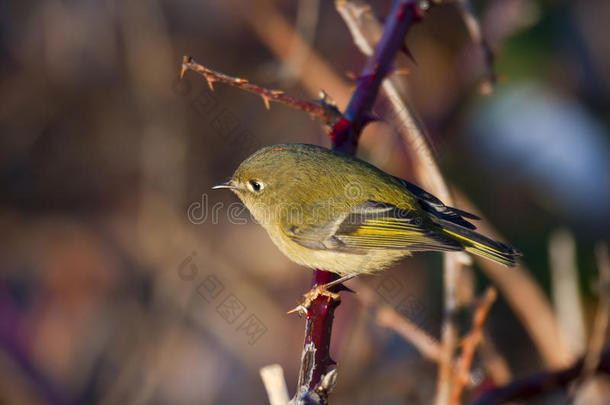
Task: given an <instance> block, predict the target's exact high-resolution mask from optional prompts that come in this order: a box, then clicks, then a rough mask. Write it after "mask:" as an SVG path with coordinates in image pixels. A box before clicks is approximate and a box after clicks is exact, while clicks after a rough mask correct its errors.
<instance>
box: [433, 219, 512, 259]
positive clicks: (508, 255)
mask: <svg viewBox="0 0 610 405" xmlns="http://www.w3.org/2000/svg"><path fill="white" fill-rule="evenodd" d="M439 222H440V223H439V225H440V226H441V227H442V229H443V233H444V234H446V235H447V236H449V237H450V238H451V239H453V240H455V241H457V242H458V243H460V244H461V245H462V246H463V247H464V250H466V251H467V252H469V253H472V254H475V255H479V256H482V257H484V258H486V259H489V260H493V261H494V262H496V263H500V264H503V265H505V266H509V267H514V266H516V265H517V257H518V256H521V252H519V251H518V250H517V249H514V248H512V247H510V246H508V245H505V244H504V243H502V242H498V241H495V240H493V239H490V238H488V237H487V236H483V235H481V234H480V233H476V232H475V231H473V230H471V229H467V228H464V227H463V226H460V225H456V224H453V223H451V222H449V221H443V220H441V221H439Z"/></svg>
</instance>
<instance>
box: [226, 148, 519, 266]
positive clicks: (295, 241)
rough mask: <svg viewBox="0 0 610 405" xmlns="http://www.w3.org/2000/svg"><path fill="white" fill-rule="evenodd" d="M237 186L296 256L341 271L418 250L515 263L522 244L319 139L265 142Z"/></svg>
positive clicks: (240, 172)
mask: <svg viewBox="0 0 610 405" xmlns="http://www.w3.org/2000/svg"><path fill="white" fill-rule="evenodd" d="M216 188H230V189H231V190H233V191H234V192H235V193H236V194H237V196H238V197H239V198H240V199H241V200H242V201H243V203H244V204H245V205H246V206H247V207H248V209H249V210H250V212H251V213H252V215H253V216H254V218H255V219H256V220H257V221H258V222H259V223H260V224H261V225H262V226H263V227H264V228H265V229H266V230H267V232H268V233H269V235H270V236H271V239H272V240H273V242H274V243H275V244H276V245H277V246H278V247H279V248H280V249H281V250H282V252H283V253H284V254H285V255H286V256H288V257H289V258H290V259H291V260H293V261H295V262H297V263H300V264H302V265H305V266H308V267H312V268H318V269H321V270H327V271H331V272H334V273H338V274H341V275H347V274H360V273H372V272H376V271H379V270H382V269H384V268H385V267H387V266H388V265H390V264H391V263H392V262H394V261H396V260H398V259H400V258H401V257H404V256H407V255H409V254H410V252H411V251H425V250H432V251H460V250H466V251H468V252H470V253H474V254H477V255H480V256H483V257H486V258H488V259H490V260H493V261H495V262H498V263H502V264H504V265H507V266H514V265H515V257H516V256H518V255H519V252H517V251H516V250H515V249H513V248H511V247H509V246H506V245H504V244H503V243H500V242H497V241H494V240H492V239H489V238H487V237H485V236H483V235H480V234H478V233H476V232H474V231H473V230H474V229H475V227H474V225H472V224H471V223H470V222H468V221H466V220H465V219H464V218H468V219H479V218H477V217H476V216H474V215H472V214H469V213H467V212H464V211H461V210H458V209H456V208H452V207H447V206H445V205H444V204H443V203H442V202H441V201H439V200H438V199H437V198H436V197H434V196H432V195H431V194H429V193H427V192H425V191H424V190H422V189H420V188H419V187H417V186H415V185H414V184H411V183H409V182H407V181H405V180H402V179H399V178H397V177H393V176H391V175H389V174H387V173H385V172H383V171H381V170H380V169H378V168H376V167H375V166H373V165H370V164H369V163H366V162H364V161H362V160H360V159H357V158H354V157H350V156H347V155H344V154H341V153H338V152H334V151H331V150H328V149H325V148H322V147H319V146H315V145H305V144H286V145H274V146H269V147H266V148H263V149H261V150H259V151H257V152H255V153H254V154H253V155H251V156H250V157H248V158H247V159H246V160H244V161H243V162H242V163H241V164H240V165H239V167H238V168H237V170H236V171H235V173H234V174H233V178H232V179H231V180H229V181H228V182H227V183H224V184H222V185H219V186H216Z"/></svg>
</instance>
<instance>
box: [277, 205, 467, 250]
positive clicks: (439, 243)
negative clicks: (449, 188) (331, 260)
mask: <svg viewBox="0 0 610 405" xmlns="http://www.w3.org/2000/svg"><path fill="white" fill-rule="evenodd" d="M285 233H286V235H287V236H288V237H289V238H290V239H292V240H293V241H294V242H296V243H298V244H300V245H301V246H305V247H307V248H310V249H317V250H336V251H343V252H349V253H356V254H363V253H366V252H367V251H368V250H371V249H399V250H411V251H416V250H462V247H461V245H460V244H458V243H457V242H455V241H454V240H452V239H450V238H448V237H446V236H443V235H441V234H439V233H437V232H435V230H434V229H433V228H429V227H427V226H426V223H425V221H423V220H422V218H421V217H420V216H419V215H418V212H417V211H412V210H403V209H400V208H398V207H396V206H394V205H392V204H387V203H383V202H378V201H372V200H369V201H366V202H365V203H364V204H361V205H358V206H356V207H354V208H352V209H351V210H350V211H349V213H347V214H345V215H344V216H342V217H340V218H337V219H335V220H332V221H329V222H328V223H326V224H323V225H318V226H311V225H308V224H292V225H290V226H289V229H286V230H285Z"/></svg>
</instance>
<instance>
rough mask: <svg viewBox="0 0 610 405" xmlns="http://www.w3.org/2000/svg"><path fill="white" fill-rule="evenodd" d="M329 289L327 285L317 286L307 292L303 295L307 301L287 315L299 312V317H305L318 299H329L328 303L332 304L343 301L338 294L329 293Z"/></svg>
mask: <svg viewBox="0 0 610 405" xmlns="http://www.w3.org/2000/svg"><path fill="white" fill-rule="evenodd" d="M327 288H328V287H326V285H325V284H322V285H317V286H315V287H314V288H312V289H311V290H309V291H307V292H306V293H305V294H304V295H303V296H304V297H305V300H304V301H303V303H300V302H299V305H297V306H296V307H295V308H293V309H291V310H290V311H288V312H287V313H288V314H292V313H294V312H298V314H299V317H301V316H303V315H308V313H309V307H310V306H311V303H312V302H314V301H315V300H316V298H318V297H320V296H322V297H327V298H328V302H330V300H336V301H339V300H341V296H340V295H339V294H338V293H335V292H332V291H329V290H328V289H327ZM297 302H298V301H297Z"/></svg>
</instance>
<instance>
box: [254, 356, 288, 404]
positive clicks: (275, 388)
mask: <svg viewBox="0 0 610 405" xmlns="http://www.w3.org/2000/svg"><path fill="white" fill-rule="evenodd" d="M260 375H261V379H262V380H263V385H265V389H266V390H267V396H268V397H269V404H270V405H286V404H288V401H289V400H290V398H289V397H288V387H286V380H285V378H284V370H283V369H282V366H280V365H279V364H271V365H269V366H265V367H263V368H261V369H260Z"/></svg>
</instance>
